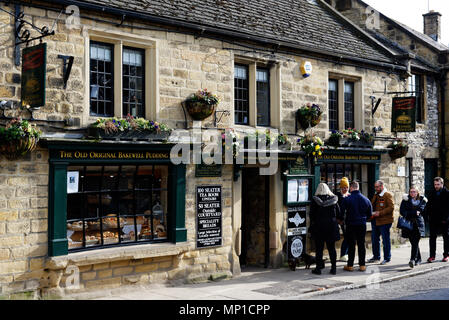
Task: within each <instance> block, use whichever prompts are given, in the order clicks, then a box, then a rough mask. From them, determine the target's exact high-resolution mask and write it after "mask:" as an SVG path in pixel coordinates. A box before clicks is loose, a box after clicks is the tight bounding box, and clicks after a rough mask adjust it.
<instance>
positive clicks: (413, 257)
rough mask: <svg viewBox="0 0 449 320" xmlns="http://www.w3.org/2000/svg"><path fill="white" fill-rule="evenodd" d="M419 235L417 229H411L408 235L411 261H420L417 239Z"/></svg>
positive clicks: (419, 237)
mask: <svg viewBox="0 0 449 320" xmlns="http://www.w3.org/2000/svg"><path fill="white" fill-rule="evenodd" d="M420 239H421V235H420V234H419V231H418V230H416V229H415V230H413V232H412V233H411V234H410V236H409V240H410V244H411V245H412V252H411V254H410V260H411V261H421V251H420V250H419V240H420Z"/></svg>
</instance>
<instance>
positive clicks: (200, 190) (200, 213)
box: [196, 186, 223, 248]
mask: <svg viewBox="0 0 449 320" xmlns="http://www.w3.org/2000/svg"><path fill="white" fill-rule="evenodd" d="M196 213H197V215H196V220H197V231H196V232H197V234H196V247H197V248H206V247H215V246H221V245H222V241H223V237H222V231H221V229H222V205H221V186H197V187H196Z"/></svg>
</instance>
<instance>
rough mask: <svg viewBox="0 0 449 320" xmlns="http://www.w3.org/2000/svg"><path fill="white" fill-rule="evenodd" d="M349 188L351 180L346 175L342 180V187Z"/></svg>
mask: <svg viewBox="0 0 449 320" xmlns="http://www.w3.org/2000/svg"><path fill="white" fill-rule="evenodd" d="M344 187H346V188H349V180H348V178H346V177H343V178H341V180H340V188H344Z"/></svg>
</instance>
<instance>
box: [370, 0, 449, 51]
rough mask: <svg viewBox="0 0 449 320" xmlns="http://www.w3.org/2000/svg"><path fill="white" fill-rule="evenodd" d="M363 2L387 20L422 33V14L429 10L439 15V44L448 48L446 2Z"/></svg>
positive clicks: (448, 26)
mask: <svg viewBox="0 0 449 320" xmlns="http://www.w3.org/2000/svg"><path fill="white" fill-rule="evenodd" d="M364 2H365V3H366V4H368V5H370V6H371V7H373V8H374V9H376V10H377V11H380V12H382V13H383V14H384V15H386V16H387V17H389V18H392V19H394V20H397V21H399V22H402V23H403V24H406V25H407V26H409V27H411V28H413V29H415V30H417V31H419V32H422V33H424V22H423V16H422V15H423V14H424V13H427V12H429V6H430V10H434V11H438V12H439V13H441V15H442V17H441V22H442V26H441V38H442V39H441V41H440V42H441V43H443V44H445V45H446V46H449V1H448V0H364Z"/></svg>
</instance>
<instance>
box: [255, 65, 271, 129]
mask: <svg viewBox="0 0 449 320" xmlns="http://www.w3.org/2000/svg"><path fill="white" fill-rule="evenodd" d="M268 72H269V71H268V69H257V76H256V78H257V79H256V81H257V125H259V126H269V125H270V83H269V80H268V78H269V73H268Z"/></svg>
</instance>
